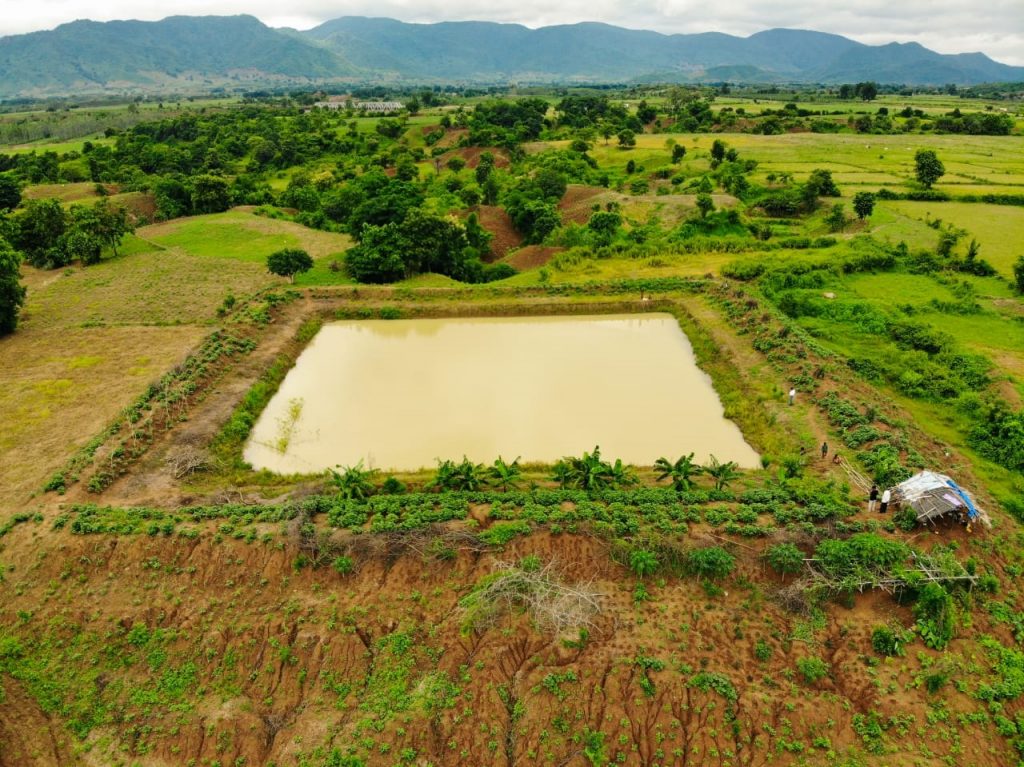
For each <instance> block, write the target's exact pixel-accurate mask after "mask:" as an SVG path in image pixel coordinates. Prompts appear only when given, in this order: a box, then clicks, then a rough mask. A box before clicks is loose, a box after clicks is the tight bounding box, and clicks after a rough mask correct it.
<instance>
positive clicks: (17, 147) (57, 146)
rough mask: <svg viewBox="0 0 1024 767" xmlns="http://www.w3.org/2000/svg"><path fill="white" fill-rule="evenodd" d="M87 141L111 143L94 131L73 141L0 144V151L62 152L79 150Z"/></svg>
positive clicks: (11, 152) (17, 152)
mask: <svg viewBox="0 0 1024 767" xmlns="http://www.w3.org/2000/svg"><path fill="white" fill-rule="evenodd" d="M86 141H89V142H91V143H92V144H94V145H97V146H98V145H104V144H111V143H112V142H111V140H110V139H108V138H105V137H104V136H103V134H101V133H96V134H93V135H91V136H83V137H82V138H79V139H74V140H73V141H45V140H43V141H33V142H32V143H30V144H0V153H2V154H29V153H30V152H39V153H40V154H42V153H43V152H57V153H58V154H63V153H65V152H81V151H82V148H83V146H84V145H85V142H86Z"/></svg>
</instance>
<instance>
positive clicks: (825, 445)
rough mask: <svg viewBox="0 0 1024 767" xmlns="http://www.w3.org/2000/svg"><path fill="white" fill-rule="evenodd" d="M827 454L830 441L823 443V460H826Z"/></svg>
mask: <svg viewBox="0 0 1024 767" xmlns="http://www.w3.org/2000/svg"><path fill="white" fill-rule="evenodd" d="M827 455H828V442H822V443H821V460H823V461H824V460H825V457H826V456H827Z"/></svg>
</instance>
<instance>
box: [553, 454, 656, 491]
mask: <svg viewBox="0 0 1024 767" xmlns="http://www.w3.org/2000/svg"><path fill="white" fill-rule="evenodd" d="M552 478H553V479H555V480H556V481H557V482H558V484H559V485H560V486H561V487H575V488H579V489H580V490H602V489H605V488H616V487H623V486H626V485H632V484H635V483H636V475H635V474H634V472H633V471H632V469H630V467H628V466H626V465H625V464H623V463H622V460H621V459H616V461H615V463H614V464H611V463H608V462H607V461H603V460H601V448H600V447H599V446H597V447H595V448H594V452H593V453H584V454H583V455H582V456H580V457H579V458H577V457H575V456H568V457H566V458H562V459H561V460H559V461H558V463H556V464H555V466H554V469H553V471H552Z"/></svg>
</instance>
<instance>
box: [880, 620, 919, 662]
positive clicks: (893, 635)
mask: <svg viewBox="0 0 1024 767" xmlns="http://www.w3.org/2000/svg"><path fill="white" fill-rule="evenodd" d="M911 636H912V635H911ZM908 641H910V637H909V636H907V632H905V631H902V630H900V629H894V628H892V627H890V626H876V627H875V630H874V631H872V632H871V646H872V647H873V648H874V650H875V652H876V653H878V654H879V655H882V656H885V657H887V658H894V657H903V655H905V652H904V650H903V646H904V645H905V644H906V643H907V642H908Z"/></svg>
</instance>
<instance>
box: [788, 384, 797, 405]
mask: <svg viewBox="0 0 1024 767" xmlns="http://www.w3.org/2000/svg"><path fill="white" fill-rule="evenodd" d="M794 402H796V387H795V386H794V387H793V388H791V389H790V390H789V404H790V405H792V404H793V403H794Z"/></svg>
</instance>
